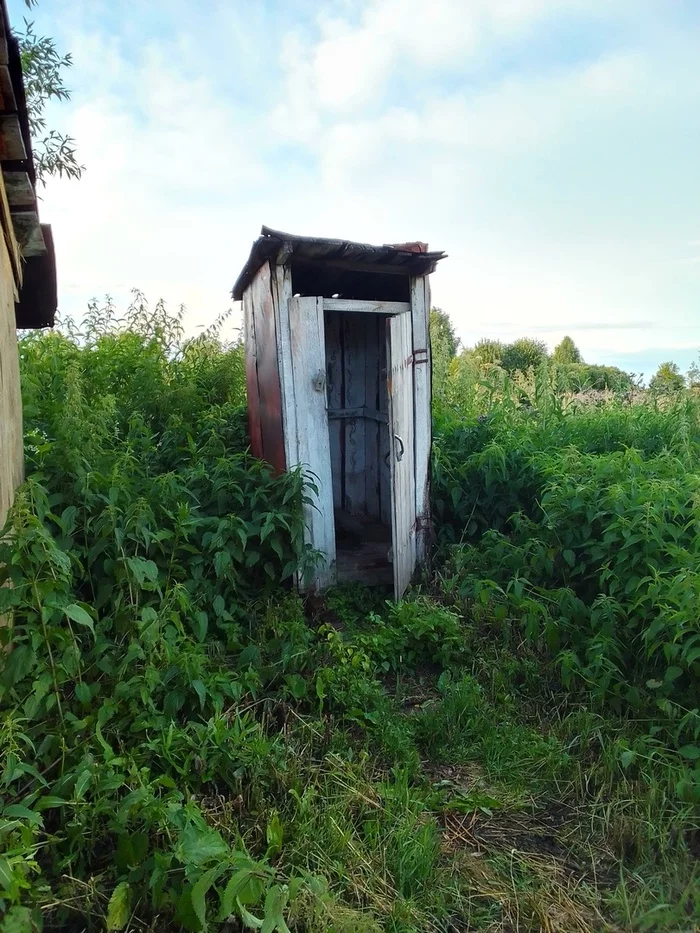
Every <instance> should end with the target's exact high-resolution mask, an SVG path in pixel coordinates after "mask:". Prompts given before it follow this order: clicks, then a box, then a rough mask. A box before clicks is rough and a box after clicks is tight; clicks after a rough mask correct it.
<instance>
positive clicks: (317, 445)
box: [289, 298, 336, 589]
mask: <svg viewBox="0 0 700 933" xmlns="http://www.w3.org/2000/svg"><path fill="white" fill-rule="evenodd" d="M289 325H290V333H291V351H292V360H293V377H294V395H295V398H296V405H297V450H298V457H299V459H298V462H299V463H302V464H304V465H306V467H307V468H308V469H310V470H311V471H312V473H313V474H315V475H313V476H312V477H311V479H312V481H313V482H314V483H315V484H316V486H317V487H318V497H316V496H315V495H313V493H312V494H311V496H312V498H313V499H314V500H315V502H314V504H313V505H311V504H309V505H306V506H305V517H306V522H307V528H308V536H309V537H308V540H309V542H310V543H311V545H312V547H314V548H315V549H316V550H318V551H320V552H321V553H322V554H323V555H324V558H325V563H324V564H320V565H319V566H317V567H316V570H315V572H314V574H313V576H312V579H310V580H306V581H303V584H302V585H303V586H305V587H306V586H309V587H310V588H312V589H315V588H319V589H325V588H326V587H328V586H332V585H333V583H334V582H335V577H336V573H335V525H334V522H333V480H332V475H331V455H330V443H329V433H328V416H327V411H326V404H327V403H326V385H325V377H326V359H325V357H326V354H325V335H324V322H323V299H322V298H291V299H290V300H289Z"/></svg>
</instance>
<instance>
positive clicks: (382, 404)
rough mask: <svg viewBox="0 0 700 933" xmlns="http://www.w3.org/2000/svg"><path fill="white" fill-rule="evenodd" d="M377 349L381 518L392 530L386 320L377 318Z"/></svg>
mask: <svg viewBox="0 0 700 933" xmlns="http://www.w3.org/2000/svg"><path fill="white" fill-rule="evenodd" d="M375 320H376V323H377V349H378V351H379V410H380V412H381V413H382V415H385V416H386V424H385V425H380V428H379V516H380V520H381V522H382V524H383V525H386V526H387V527H388V528H391V468H390V467H389V458H390V456H391V449H390V444H389V377H388V371H387V354H386V348H387V336H386V320H385V319H383V318H376V319H375Z"/></svg>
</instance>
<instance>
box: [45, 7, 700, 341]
mask: <svg viewBox="0 0 700 933" xmlns="http://www.w3.org/2000/svg"><path fill="white" fill-rule="evenodd" d="M59 7H62V5H61V4H59V3H58V0H45V6H44V9H53V8H55V9H56V11H57V13H56V15H57V20H56V22H57V23H58V22H60V23H62V25H61V29H63V30H65V35H64V36H63V41H64V44H65V45H66V47H68V48H72V50H73V52H74V54H75V58H76V67H75V72H74V74H73V76H72V78H73V84H74V86H75V88H76V96H75V101H74V105H72V106H69V107H66V106H64V107H61V108H60V109H59V110H57V111H56V112H57V114H58V115H59V118H60V120H61V122H62V123H64V124H65V123H66V122H68V128H69V129H70V131H71V132H72V133H73V134H74V135H75V136H76V138H77V140H78V143H79V147H80V155H81V158H82V160H83V161H84V162H85V163H86V165H87V166H88V171H87V173H86V175H85V177H84V179H83V180H82V181H80V182H79V183H73V182H71V183H67V182H58V183H52V184H51V185H50V186H49V189H48V191H47V194H46V198H45V203H44V205H43V209H42V215H43V217H44V218H45V219H46V220H47V221H51V222H53V224H54V227H55V230H56V240H57V248H58V261H59V279H60V289H61V301H62V304H64V305H67V306H70V307H71V308H72V309H73V310H75V309H76V308H77V307H78V306H79V304H80V303H81V302H84V300H85V299H86V297H89V296H90V295H92V294H101V293H104V292H107V291H109V292H113V293H117V294H124V293H125V292H126V291H127V290H128V288H130V287H131V286H134V285H137V286H139V287H140V288H143V289H144V290H145V291H146V292H147V293H148V294H149V295H151V296H152V297H153V298H154V299H155V297H157V296H160V295H163V296H165V297H166V298H168V299H169V300H170V301H171V302H173V303H178V302H180V301H185V302H186V303H187V305H188V306H189V308H190V315H189V318H188V321H189V324H190V326H191V327H192V328H194V327H195V326H196V325H197V324H198V323H199V322H200V321H206V322H208V321H209V320H211V319H212V318H213V317H214V316H215V314H216V313H217V312H218V311H220V310H222V309H223V308H224V307H226V305H227V302H228V290H229V288H230V286H231V284H232V282H233V280H234V278H235V277H236V274H237V272H238V271H239V268H240V265H241V264H242V262H243V260H244V259H245V256H246V255H247V250H248V248H249V244H250V241H251V240H252V239H253V238H254V236H255V235H256V234H257V232H258V229H259V226H260V224H261V223H262V222H265V223H268V224H270V225H272V226H279V227H280V228H282V229H290V230H294V231H298V232H301V233H305V232H308V233H317V234H319V235H324V234H325V235H329V236H347V237H349V238H357V239H361V240H363V241H371V240H375V241H378V242H391V241H405V240H408V239H412V238H416V239H423V240H426V239H427V240H429V241H430V243H431V245H432V246H434V247H439V248H444V249H447V251H448V252H449V254H450V258H449V259H447V260H446V261H445V262H444V263H443V264H441V268H440V270H439V271H438V273H437V274H436V276H435V277H434V283H433V291H434V297H435V299H436V301H437V302H439V303H440V304H441V305H442V306H443V307H444V308H445V309H446V310H448V311H449V312H450V313H451V314H452V315H453V317H454V318H455V321H456V323H457V327H458V330H459V331H460V334H461V336H462V338H463V340H465V341H466V342H469V341H472V340H474V339H478V338H479V337H480V336H485V335H487V334H493V335H494V336H498V335H501V336H506V337H508V336H510V337H512V336H519V335H521V334H527V333H533V334H534V333H536V334H538V335H540V336H543V337H544V338H545V339H547V340H548V341H550V342H556V341H558V340H559V339H561V336H563V335H564V333H566V332H572V333H575V334H576V338H577V341H578V342H579V343H580V345H581V347H582V349H583V351H584V355H585V356H586V357H588V358H593V359H594V358H595V356H596V354H603V353H604V352H609V351H610V350H611V347H612V348H614V347H616V346H617V347H619V348H620V351H622V350H625V351H629V352H633V351H641V350H644V349H646V348H648V347H653V346H665V347H667V348H668V347H673V346H678V347H685V346H690V345H692V344H693V343H694V342H696V343H700V327H699V325H698V322H697V313H696V307H697V304H696V302H697V297H696V296H697V294H698V286H699V285H700V268H699V267H698V264H697V263H694V262H693V261H692V258H695V257H694V252H696V250H695V247H694V246H693V245H692V241H693V238H694V237H696V236H697V205H698V204H699V203H700V181H698V177H697V169H696V166H697V162H698V157H699V156H700V151H699V150H700V146H699V145H698V137H697V134H695V135H693V133H692V130H691V129H690V128H689V123H688V114H689V113H693V112H697V109H698V105H699V104H700V78H699V77H698V75H697V71H696V69H695V66H694V57H693V56H694V52H693V50H692V43H691V42H690V41H689V40H688V39H687V38H686V33H687V30H686V29H685V28H684V27H683V24H682V22H680V20H679V21H675V20H674V18H673V16H671V15H670V14H669V13H668V11H666V12H662V11H659V10H658V8H657V7H655V6H654V5H653V4H649V3H648V2H646V0H641V2H639V3H635V4H632V3H631V2H629V0H620V2H619V3H617V4H613V5H611V4H609V3H607V2H603V0H488V2H487V0H470V2H468V3H467V2H463V0H433V2H431V3H425V0H422V2H418V0H357V2H342V0H336V2H335V3H334V4H332V5H331V6H330V7H328V8H327V11H326V12H323V13H321V14H318V13H317V11H316V7H315V5H313V4H310V6H309V9H310V10H311V14H310V15H305V14H304V12H303V7H299V8H298V10H297V12H296V14H295V15H292V14H293V13H294V8H293V7H289V5H284V6H283V5H282V4H281V3H280V4H279V5H276V4H273V5H272V6H271V7H270V8H269V9H268V8H267V7H266V8H265V10H267V12H265V11H263V8H262V7H260V8H258V7H256V8H255V10H254V11H253V10H249V9H248V6H247V5H246V7H245V8H244V7H243V6H242V5H238V4H229V3H217V4H215V5H214V11H213V12H212V14H211V17H210V18H202V17H201V15H200V14H199V12H198V11H197V10H194V9H193V8H192V7H191V6H188V5H186V4H184V3H180V2H178V3H177V4H176V5H175V6H173V5H172V4H170V3H165V2H158V0H156V2H155V3H154V4H153V5H152V6H151V7H149V11H148V15H149V16H150V17H153V18H154V21H158V22H160V23H162V26H163V28H162V29H159V30H158V34H156V32H155V31H154V30H153V29H152V28H151V30H150V32H149V31H148V29H147V27H146V26H145V25H144V26H143V27H142V28H141V30H139V28H138V24H139V22H140V17H142V16H144V15H145V14H144V11H143V9H142V7H141V5H140V4H138V3H136V2H135V0H127V2H125V7H127V8H128V10H129V12H130V14H131V16H124V17H121V16H120V17H119V18H117V19H113V20H112V23H114V24H116V25H115V27H114V28H119V29H122V28H126V27H125V26H124V27H122V26H121V25H120V24H121V23H122V22H123V21H124V22H126V21H128V22H129V23H130V24H131V25H130V26H129V32H128V36H127V35H126V34H122V33H119V34H117V35H115V34H110V33H109V32H108V31H105V28H104V23H103V21H102V19H101V18H100V17H99V16H97V15H96V13H95V7H94V6H92V5H91V4H90V3H88V0H75V2H74V3H73V4H71V11H70V15H69V16H67V17H65V18H64V17H63V13H62V10H61V15H60V16H59ZM99 8H100V9H101V10H102V13H103V14H104V13H105V11H106V10H108V7H107V6H106V5H105V4H102V2H101V0H100V6H99ZM39 12H41V8H40V9H39ZM105 15H106V14H105ZM38 18H39V13H37V19H38ZM567 23H568V28H569V33H568V34H567V35H568V39H567V40H566V41H568V42H569V44H570V45H571V49H570V52H569V54H564V53H563V52H562V50H561V49H559V48H558V47H557V48H555V46H556V43H557V41H558V37H559V35H560V33H558V32H557V31H556V29H555V26H558V27H561V28H563V26H562V24H567ZM38 25H39V26H40V27H41V25H42V24H41V22H39V24H38ZM166 27H167V28H166ZM572 36H573V37H574V38H572ZM134 37H137V39H138V41H135V39H134ZM139 37H140V38H139ZM591 37H592V38H591ZM577 43H578V45H577ZM229 48H230V49H232V50H233V51H231V52H230V53H227V50H228V49H229ZM687 244H691V245H690V246H688V245H687ZM688 252H690V254H691V256H690V257H689V259H687V260H686V261H685V262H679V263H671V262H664V261H663V257H676V256H678V255H679V254H681V255H683V254H687V253H688ZM660 257H661V261H660ZM595 321H604V322H607V324H606V326H604V327H597V328H596V327H593V326H588V325H589V323H590V322H595ZM639 322H642V326H637V325H639ZM613 324H618V325H619V326H618V327H617V329H616V328H615V327H613V326H611V325H613ZM495 331H497V332H495Z"/></svg>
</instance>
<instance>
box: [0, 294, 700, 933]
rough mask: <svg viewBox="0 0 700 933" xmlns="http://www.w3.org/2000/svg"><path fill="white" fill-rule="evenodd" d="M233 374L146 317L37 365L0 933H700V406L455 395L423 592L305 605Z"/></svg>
mask: <svg viewBox="0 0 700 933" xmlns="http://www.w3.org/2000/svg"><path fill="white" fill-rule="evenodd" d="M219 338H220V334H219V331H218V330H217V329H216V328H214V329H213V330H210V331H209V332H207V333H205V334H204V335H202V337H200V338H199V339H197V340H189V341H188V340H185V339H184V338H183V335H182V332H181V328H180V322H179V318H178V317H177V316H175V318H171V317H170V316H168V314H167V313H166V310H165V308H163V306H162V305H159V306H157V307H156V308H154V309H152V310H149V307H148V305H147V304H146V302H145V301H144V300H143V298H142V296H139V295H137V296H136V297H135V301H134V303H133V305H132V307H131V308H130V309H129V311H128V312H127V314H126V315H125V316H124V317H123V318H121V319H120V318H119V317H118V315H117V312H116V310H115V308H114V307H113V306H112V305H111V304H108V305H107V306H106V307H102V308H100V307H98V306H96V305H94V306H93V307H92V309H91V312H90V314H89V315H88V318H87V320H86V322H85V325H84V327H83V328H82V330H81V332H80V333H78V332H77V331H76V330H75V329H72V328H68V329H67V330H64V332H62V333H51V334H40V335H33V336H29V337H26V338H25V339H23V341H22V346H21V353H22V378H23V394H24V400H25V423H26V430H27V467H28V478H27V482H26V484H25V485H24V486H23V488H22V489H21V490H20V492H19V494H18V497H17V501H16V505H15V508H14V511H13V513H12V516H11V520H10V524H9V526H8V528H7V529H6V537H5V538H4V539H3V543H2V544H0V566H2V568H3V569H2V571H1V572H2V574H3V579H4V580H7V582H8V583H10V584H11V585H10V586H7V587H3V588H2V589H0V611H1V612H7V613H11V614H12V615H13V627H12V629H9V628H5V629H4V630H3V637H4V640H5V642H9V640H10V638H11V640H12V650H11V651H9V652H7V653H5V654H4V655H3V663H2V670H1V671H0V703H1V709H0V769H1V771H0V931H2V933H18V931H19V933H35V931H39V930H41V929H45V930H75V931H78V930H80V931H83V930H103V929H105V928H107V929H109V930H133V931H136V930H139V931H143V930H154V931H155V930H161V929H162V930H165V929H167V930H172V929H185V930H192V931H202V930H207V929H213V928H215V927H220V928H222V929H225V930H242V929H262V930H263V931H267V933H274V931H275V930H277V931H279V933H285V931H287V930H292V931H299V933H327V931H335V933H363V931H364V933H381V931H388V933H424V931H432V933H454V931H458V930H468V929H469V930H471V929H475V930H484V931H489V933H496V931H506V930H540V929H546V930H548V931H556V933H565V931H566V933H568V931H571V930H578V931H593V930H606V929H609V930H619V929H621V928H624V929H639V930H652V929H664V930H678V931H680V930H686V929H688V928H689V926H688V925H689V924H692V923H693V922H694V921H695V920H697V919H698V910H699V909H700V907H699V906H698V905H699V904H700V899H698V898H697V897H696V887H697V873H696V870H695V868H694V862H693V851H694V850H693V845H694V838H695V837H694V836H693V834H692V833H693V826H694V825H695V814H694V810H693V807H694V801H695V800H696V796H695V795H696V792H697V781H696V778H695V771H694V762H695V760H696V759H695V758H694V757H693V756H694V755H695V751H694V749H695V748H696V745H697V741H696V732H695V728H696V727H695V722H696V712H694V710H695V709H696V706H697V704H696V700H695V692H694V691H695V686H694V684H695V680H696V674H697V669H696V666H695V665H696V663H697V661H696V656H695V654H694V646H695V644H696V642H695V641H694V640H693V639H694V637H695V634H696V631H695V628H694V626H696V625H697V621H696V620H697V613H696V612H695V607H696V603H695V602H694V599H695V586H696V583H695V566H694V564H695V559H696V556H697V555H696V550H695V548H696V530H697V529H696V525H695V517H694V516H695V511H694V510H695V495H696V481H695V469H696V467H695V464H696V456H697V442H698V431H697V419H696V410H695V407H694V404H693V403H679V404H677V405H671V406H670V407H668V406H667V407H666V409H665V410H661V409H659V408H657V407H656V406H655V405H654V404H649V405H641V406H637V405H633V406H630V405H629V404H626V403H624V402H623V401H620V402H618V403H612V404H609V405H606V406H604V407H602V408H599V409H595V410H591V409H584V410H579V409H577V408H576V407H575V406H573V405H572V404H570V403H568V402H567V400H566V399H565V398H564V397H563V396H562V395H561V393H559V392H557V391H554V389H553V387H552V386H551V384H550V383H548V381H547V379H546V378H545V376H544V374H542V375H541V376H540V377H539V378H538V380H536V381H534V382H528V381H526V380H521V381H520V382H518V383H517V384H515V383H511V382H510V381H508V380H507V379H505V378H504V377H503V376H501V375H500V374H498V373H494V377H493V378H490V379H485V380H484V379H482V378H481V377H479V378H476V376H475V377H474V378H473V379H470V380H468V379H465V378H464V372H462V373H461V374H460V376H459V379H460V380H461V381H459V380H455V381H454V382H453V383H451V384H450V385H449V386H448V387H447V391H448V392H449V393H451V398H452V403H451V409H445V410H441V411H438V412H436V417H435V436H436V444H435V453H434V478H433V491H434V509H435V514H436V516H437V519H438V521H437V531H438V538H439V541H438V552H437V555H436V565H435V567H436V571H435V573H434V575H433V576H432V577H430V578H428V579H425V580H424V581H422V584H421V587H418V588H417V590H416V592H414V593H413V594H412V595H411V596H410V598H408V599H407V600H405V601H403V602H401V603H399V604H398V605H395V604H393V603H392V602H388V601H387V599H386V596H387V594H385V593H382V592H381V591H371V590H366V589H363V588H362V587H349V588H347V587H346V588H339V589H337V590H335V591H333V592H331V593H329V594H327V596H326V599H325V601H323V602H322V603H321V604H320V605H319V604H318V603H309V604H308V605H304V603H303V602H302V601H301V599H300V598H299V597H298V595H296V594H295V592H294V591H293V588H292V587H291V580H292V577H293V575H294V573H295V571H297V570H299V569H301V570H303V568H304V566H305V563H306V562H307V561H310V560H313V557H314V555H313V554H311V553H309V552H308V551H307V550H306V549H305V548H304V546H303V525H302V504H303V498H304V496H305V495H306V491H305V490H304V488H303V483H302V479H301V476H300V474H299V473H298V472H292V473H290V474H288V475H286V476H281V477H279V476H274V475H272V473H271V471H270V470H269V469H268V468H267V467H266V466H265V465H264V464H262V463H260V462H258V461H255V460H253V459H252V458H251V457H250V456H249V454H248V453H247V435H246V428H245V415H244V402H245V399H244V379H243V359H242V355H241V348H240V346H239V345H238V344H233V345H223V344H222V343H221V342H220V339H219ZM589 511H590V512H591V515H590V516H589ZM645 578H648V579H645ZM676 671H679V672H680V673H676ZM694 717H695V718H694Z"/></svg>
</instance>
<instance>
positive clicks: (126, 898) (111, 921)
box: [106, 881, 131, 930]
mask: <svg viewBox="0 0 700 933" xmlns="http://www.w3.org/2000/svg"><path fill="white" fill-rule="evenodd" d="M130 914H131V888H130V887H129V883H128V882H127V881H122V882H120V884H118V885H117V886H116V888H115V889H114V891H112V896H111V897H110V899H109V904H108V906H107V924H106V925H107V929H108V930H123V929H124V927H125V926H126V925H127V923H128V922H129V916H130Z"/></svg>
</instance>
